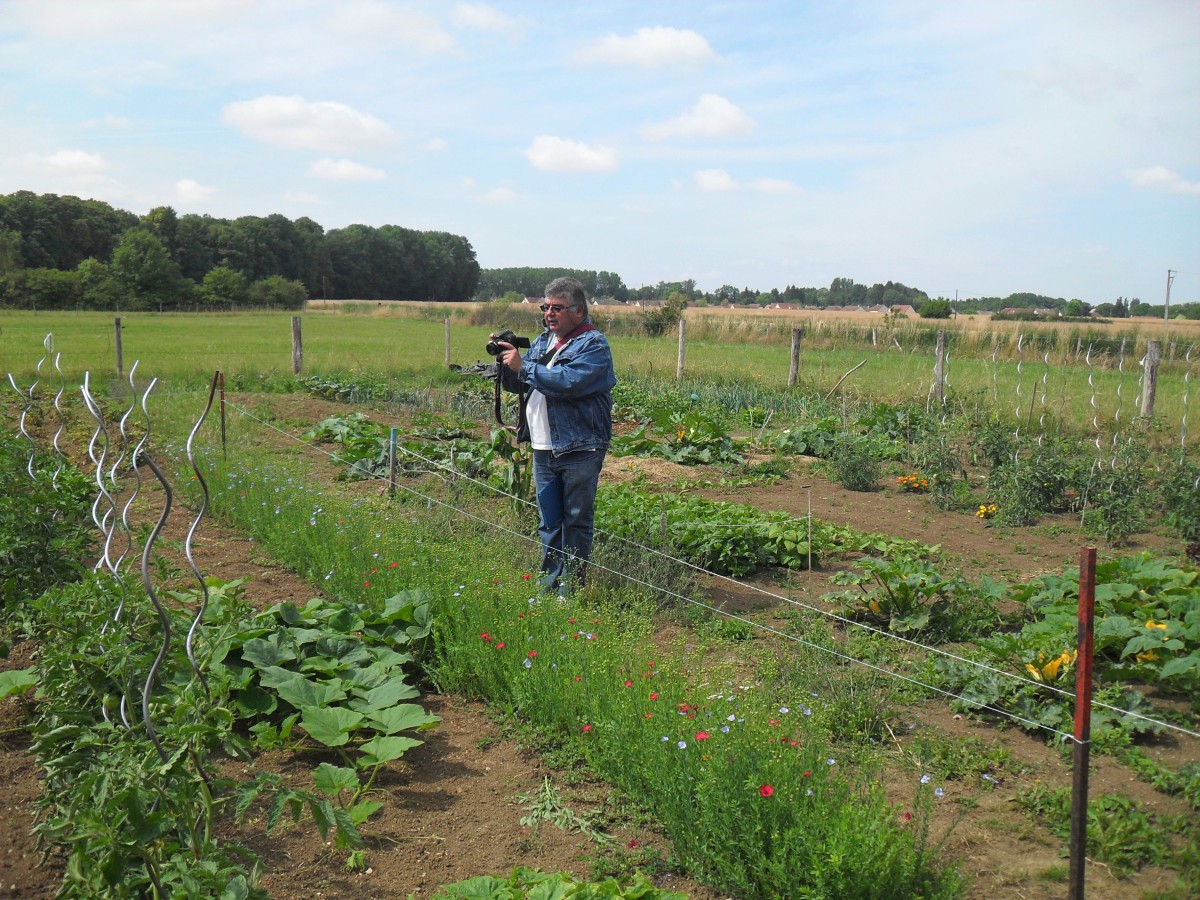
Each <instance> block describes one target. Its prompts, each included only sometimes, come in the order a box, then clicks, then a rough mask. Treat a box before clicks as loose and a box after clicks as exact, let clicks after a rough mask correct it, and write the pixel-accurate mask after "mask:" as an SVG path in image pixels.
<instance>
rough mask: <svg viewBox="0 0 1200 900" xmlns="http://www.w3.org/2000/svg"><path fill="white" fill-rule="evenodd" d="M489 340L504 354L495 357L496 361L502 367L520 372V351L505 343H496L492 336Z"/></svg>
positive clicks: (494, 337) (494, 336)
mask: <svg viewBox="0 0 1200 900" xmlns="http://www.w3.org/2000/svg"><path fill="white" fill-rule="evenodd" d="M491 339H492V340H493V341H495V344H496V346H497V347H503V348H504V352H503V353H501V354H500V355H499V356H497V357H496V359H498V360H500V363H501V364H502V365H505V366H508V368H510V369H512V370H513V371H514V372H520V371H521V361H522V360H521V351H520V350H518V349H517V348H516V347H514V346H513V345H512V344H510V343H508V342H507V341H497V340H496V335H494V334H493V335H492V336H491Z"/></svg>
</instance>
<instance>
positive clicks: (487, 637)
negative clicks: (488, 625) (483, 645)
mask: <svg viewBox="0 0 1200 900" xmlns="http://www.w3.org/2000/svg"><path fill="white" fill-rule="evenodd" d="M479 637H480V638H481V639H482V640H484V641H486V642H491V640H492V636H491V635H490V634H488V633H487V632H486V631H481V632H480V633H479Z"/></svg>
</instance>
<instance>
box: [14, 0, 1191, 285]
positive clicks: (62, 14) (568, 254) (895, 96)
mask: <svg viewBox="0 0 1200 900" xmlns="http://www.w3.org/2000/svg"><path fill="white" fill-rule="evenodd" d="M0 134H2V135H3V138H2V139H0V193H4V194H7V193H12V192H14V191H18V190H30V191H34V192H35V193H39V194H41V193H53V194H61V195H75V196H78V197H84V198H95V199H98V200H104V201H106V202H108V203H110V204H112V205H113V206H116V207H119V208H121V209H125V210H129V211H131V212H134V213H137V214H139V215H140V214H143V213H145V212H147V211H149V210H150V209H152V208H154V207H156V206H164V205H169V206H172V207H174V209H175V210H176V211H177V212H178V213H180V214H181V215H182V214H185V213H200V214H209V215H213V216H217V217H221V218H230V219H232V218H237V217H239V216H247V215H249V216H267V215H271V214H273V213H280V214H282V215H284V216H287V217H288V218H291V219H296V218H299V217H301V216H307V217H309V218H311V219H313V220H315V221H316V222H318V223H320V224H321V225H322V226H324V227H325V229H326V230H331V229H334V228H343V227H345V226H347V225H351V224H355V223H361V224H365V225H371V226H376V227H377V226H381V225H386V224H392V225H400V226H403V227H407V228H415V229H420V230H434V231H448V232H451V233H454V234H459V235H463V236H465V237H466V238H467V239H468V240H469V241H470V242H471V245H472V246H473V247H474V248H475V252H476V256H477V258H478V260H479V263H480V265H481V266H483V267H485V268H499V267H506V266H548V267H556V266H561V267H569V268H578V269H596V270H607V271H611V272H616V273H617V274H618V275H620V276H621V277H622V279H623V280H624V281H625V283H626V284H627V285H629V286H630V287H638V286H640V285H643V284H657V283H658V282H660V281H668V282H670V281H680V280H684V279H689V278H690V279H694V280H695V281H696V283H697V285H698V287H700V288H701V289H703V290H708V291H711V290H715V289H717V288H718V287H720V286H722V285H725V284H731V285H734V286H735V287H738V288H743V287H750V288H752V289H755V290H760V291H769V290H770V289H771V288H772V287H777V288H779V289H781V290H782V289H783V288H784V287H786V286H787V285H789V284H794V285H797V286H801V287H814V286H823V285H824V286H827V285H829V283H830V282H831V281H832V280H833V279H834V278H838V277H842V278H852V279H853V280H854V281H856V282H859V283H862V284H867V285H871V284H874V283H877V282H886V281H897V282H902V283H904V284H906V285H908V286H910V287H917V288H920V289H922V290H924V291H925V292H926V293H928V294H929V295H930V296H944V297H951V298H953V297H955V296H958V297H961V298H969V297H977V296H988V297H993V296H999V297H1004V296H1008V295H1009V294H1011V293H1015V292H1019V291H1030V292H1034V293H1038V294H1044V295H1047V296H1052V297H1062V298H1064V299H1072V298H1079V299H1081V300H1084V301H1085V302H1089V303H1093V304H1096V303H1102V302H1106V301H1112V300H1115V299H1116V298H1117V297H1126V298H1134V297H1137V298H1140V299H1142V300H1143V301H1145V302H1147V303H1153V304H1161V303H1162V302H1163V300H1164V297H1165V295H1166V289H1167V282H1168V272H1169V271H1170V272H1174V273H1175V274H1174V277H1173V281H1172V287H1171V295H1170V297H1171V301H1172V302H1173V303H1175V302H1189V301H1200V3H1197V2H1195V0H1142V2H1139V3H1136V4H1134V3H1130V2H1128V0H1079V2H1071V0H1004V2H999V3H998V2H995V0H958V2H945V0H906V2H884V0H876V2H868V0H861V2H859V0H825V2H808V0H770V2H751V0H745V2H697V0H680V2H676V0H662V2H647V0H640V2H624V0H605V2H602V3H563V2H559V3H547V2H536V0H525V2H519V0H514V2H502V0H497V2H491V3H476V2H453V0H443V2H421V0H414V2H401V0H395V2H393V0H338V2H333V0H0Z"/></svg>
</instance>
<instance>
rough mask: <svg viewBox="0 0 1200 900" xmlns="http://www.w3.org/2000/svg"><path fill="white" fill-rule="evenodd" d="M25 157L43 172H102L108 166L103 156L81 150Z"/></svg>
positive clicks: (57, 151)
mask: <svg viewBox="0 0 1200 900" xmlns="http://www.w3.org/2000/svg"><path fill="white" fill-rule="evenodd" d="M26 159H27V160H28V161H29V162H30V163H31V165H32V167H33V168H36V169H40V170H42V171H44V172H61V173H64V174H70V175H85V174H91V173H94V172H103V171H104V170H106V169H107V168H108V163H107V162H105V160H104V157H102V156H97V155H96V154H95V153H87V152H85V151H83V150H55V151H54V152H53V153H51V154H49V155H47V156H35V155H33V154H30V155H29V156H27V157H26Z"/></svg>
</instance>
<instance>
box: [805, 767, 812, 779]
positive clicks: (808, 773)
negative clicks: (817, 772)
mask: <svg viewBox="0 0 1200 900" xmlns="http://www.w3.org/2000/svg"><path fill="white" fill-rule="evenodd" d="M804 777H805V778H812V769H805V770H804Z"/></svg>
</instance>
